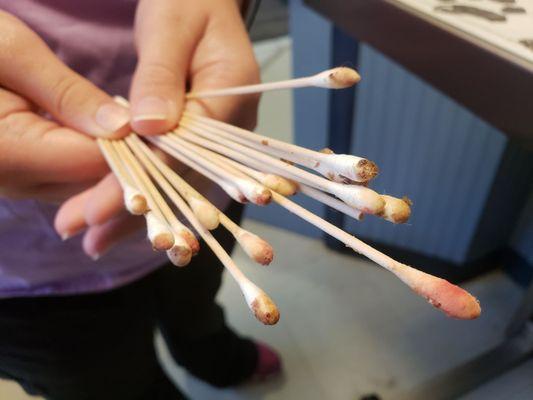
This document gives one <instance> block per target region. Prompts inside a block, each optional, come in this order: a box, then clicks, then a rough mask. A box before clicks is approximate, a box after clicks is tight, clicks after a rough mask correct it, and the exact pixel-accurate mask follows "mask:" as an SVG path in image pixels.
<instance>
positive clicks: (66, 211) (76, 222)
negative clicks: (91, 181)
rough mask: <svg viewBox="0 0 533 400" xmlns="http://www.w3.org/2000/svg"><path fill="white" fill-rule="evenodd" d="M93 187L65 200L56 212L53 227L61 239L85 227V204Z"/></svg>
mask: <svg viewBox="0 0 533 400" xmlns="http://www.w3.org/2000/svg"><path fill="white" fill-rule="evenodd" d="M92 190H93V188H90V189H87V190H85V191H84V192H82V193H80V194H77V195H76V196H73V197H71V198H70V199H68V200H67V201H65V202H64V203H63V204H62V205H61V207H59V210H58V211H57V213H56V216H55V219H54V228H55V230H56V232H57V234H58V235H59V236H61V237H62V238H63V240H66V239H68V238H69V237H72V236H74V235H76V234H78V233H80V232H81V231H83V230H84V229H85V228H86V227H87V222H86V221H85V214H84V210H85V204H86V202H87V199H88V198H89V196H90V195H91V191H92Z"/></svg>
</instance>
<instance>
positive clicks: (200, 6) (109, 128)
mask: <svg viewBox="0 0 533 400" xmlns="http://www.w3.org/2000/svg"><path fill="white" fill-rule="evenodd" d="M239 6H240V2H239V1H235V0H195V1H188V0H141V1H140V2H139V5H138V8H137V13H136V18H135V25H134V35H135V43H136V48H137V53H138V64H137V68H136V71H135V74H134V77H133V80H132V83H131V89H130V102H131V109H130V110H127V109H125V108H123V107H121V106H119V105H117V104H115V103H114V102H113V100H112V99H111V97H110V96H109V95H108V94H106V93H104V92H102V91H101V90H100V89H98V88H97V87H96V86H94V85H93V84H92V83H91V82H89V81H88V80H86V79H85V78H83V77H81V76H80V75H78V74H76V73H75V72H74V71H72V70H71V69H69V68H68V67H67V66H66V65H64V64H63V63H62V62H61V61H60V60H59V59H58V58H57V57H56V56H55V55H54V54H53V53H52V52H51V51H50V49H49V48H48V47H47V46H46V44H45V43H44V42H43V41H42V40H41V39H40V38H39V37H38V35H37V34H35V33H34V32H33V31H31V29H29V28H28V27H27V26H26V25H25V24H24V23H23V22H21V21H20V20H18V19H17V18H15V17H13V16H12V15H9V14H7V13H5V12H1V11H0V27H1V28H0V32H1V35H0V196H3V197H8V198H13V199H20V198H34V199H39V200H43V201H52V202H56V203H60V204H61V207H60V209H59V211H58V214H57V216H56V220H55V228H56V231H57V232H58V234H59V235H60V236H62V237H63V238H67V237H70V236H72V235H74V234H77V233H79V232H84V239H83V248H84V251H85V252H86V253H87V254H88V255H90V256H91V257H93V258H98V257H99V256H100V255H102V254H103V253H105V252H106V251H107V250H108V249H109V248H110V247H111V246H113V245H115V244H117V243H119V242H120V241H121V240H122V239H123V238H124V237H126V236H127V235H129V234H130V233H132V232H133V231H135V230H137V229H139V228H141V227H143V226H144V219H143V218H139V217H133V216H130V215H128V214H127V213H126V212H125V211H124V205H123V199H122V192H121V189H120V186H119V185H118V182H117V180H116V179H115V177H114V176H113V175H111V174H110V173H109V169H108V168H107V165H106V163H105V161H104V159H103V157H102V156H101V154H100V152H99V150H98V147H97V145H96V142H95V140H94V138H95V137H98V136H102V137H115V138H119V137H122V136H124V135H125V134H127V133H128V132H129V130H130V128H129V125H128V124H129V123H130V122H131V127H132V128H133V129H134V130H135V131H137V132H138V133H139V134H141V135H155V134H161V133H164V132H166V131H168V130H169V129H172V128H174V127H175V126H176V125H177V122H178V120H179V118H180V115H181V112H182V110H183V109H187V110H190V111H194V112H199V113H202V114H204V115H207V116H210V117H213V118H217V119H220V120H224V121H227V122H230V123H232V124H236V125H240V126H243V127H245V128H253V127H254V126H255V123H256V112H257V104H258V100H259V99H258V97H257V96H256V95H250V96H235V97H234V98H223V99H210V100H202V101H199V100H198V101H188V102H185V100H184V93H185V91H186V90H193V91H199V90H205V89H212V88H218V87H227V86H236V85H244V84H253V83H257V82H258V81H259V72H258V67H257V64H256V61H255V58H254V56H253V51H252V47H251V44H250V41H249V39H248V35H247V33H246V30H245V27H244V25H243V23H242V20H241V16H240V12H239ZM45 113H46V114H47V115H49V116H51V117H52V118H47V117H44V116H43V115H45ZM173 167H175V168H177V169H178V170H179V171H180V173H182V174H184V175H186V176H187V179H191V176H193V173H192V172H191V171H187V170H186V169H185V168H184V167H183V166H179V165H173Z"/></svg>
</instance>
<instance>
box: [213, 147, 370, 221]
mask: <svg viewBox="0 0 533 400" xmlns="http://www.w3.org/2000/svg"><path fill="white" fill-rule="evenodd" d="M211 157H219V158H220V159H223V160H224V162H226V163H228V164H230V165H232V166H234V167H235V168H237V169H240V170H241V171H242V172H243V173H245V174H246V175H248V176H250V177H252V178H254V179H256V180H261V179H263V180H266V179H268V177H272V178H273V179H274V178H281V177H278V176H277V175H273V174H268V175H267V174H263V173H262V172H259V171H257V170H255V169H253V168H250V167H247V166H246V165H242V164H239V163H238V162H236V161H233V160H230V159H229V158H224V157H222V156H220V155H219V154H216V153H213V154H212V155H211ZM265 177H266V178H265ZM281 179H283V178H281ZM285 181H286V182H287V183H290V184H292V185H294V186H292V188H295V186H296V183H294V182H292V181H288V180H285ZM266 186H267V185H266ZM283 186H285V185H283ZM298 187H299V191H300V192H301V193H303V194H305V195H307V196H308V197H311V198H312V199H315V200H317V201H319V202H321V203H323V204H325V205H327V206H330V207H332V208H334V209H336V210H337V211H340V212H342V213H344V214H346V215H348V216H350V217H352V218H354V219H356V220H358V221H360V220H362V219H363V213H362V212H360V211H359V210H356V209H354V208H352V207H350V206H348V205H347V204H345V203H343V202H342V201H339V200H337V199H336V198H334V197H331V196H329V195H327V194H326V193H324V192H321V191H320V190H316V189H313V188H312V187H309V186H307V185H304V184H300V185H298ZM273 190H274V191H275V192H277V193H279V194H281V195H282V196H287V194H285V193H282V191H280V190H275V189H273ZM287 191H288V192H289V194H288V195H289V196H290V195H293V194H294V193H295V192H296V190H295V189H293V190H287Z"/></svg>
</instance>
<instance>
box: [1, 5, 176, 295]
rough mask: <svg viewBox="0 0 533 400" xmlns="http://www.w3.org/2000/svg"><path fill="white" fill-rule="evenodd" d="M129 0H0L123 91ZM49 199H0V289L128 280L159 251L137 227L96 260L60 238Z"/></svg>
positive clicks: (131, 60) (79, 67) (67, 56)
mask: <svg viewBox="0 0 533 400" xmlns="http://www.w3.org/2000/svg"><path fill="white" fill-rule="evenodd" d="M136 3H137V2H136V0H85V1H82V0H78V1H73V0H0V9H2V10H4V11H7V12H9V13H11V14H14V15H16V16H18V17H19V18H20V19H22V20H23V21H25V22H26V23H27V24H28V25H29V26H30V27H31V28H32V29H34V30H35V31H36V32H37V33H38V34H39V35H41V37H42V38H43V39H44V40H45V41H46V42H47V43H48V45H49V46H50V47H51V48H52V49H53V50H54V52H55V53H56V54H57V55H58V56H59V57H61V58H62V59H63V60H64V61H65V62H66V63H67V64H68V65H69V66H70V67H72V68H73V69H74V70H76V71H77V72H79V73H80V74H82V75H84V76H86V77H87V78H89V79H90V80H91V81H93V82H94V83H95V84H96V85H98V86H100V87H101V88H103V89H104V90H105V91H107V92H108V93H110V94H112V95H115V94H121V95H126V94H127V90H128V86H129V81H130V78H131V75H132V73H133V69H134V67H135V62H136V56H135V50H134V46H133V35H132V25H133V18H134V13H135V7H136ZM56 211H57V206H53V205H49V204H45V203H41V202H38V201H34V200H22V201H20V200H7V199H0V297H16V296H37V295H59V294H74V293H86V292H97V291H102V290H107V289H110V288H113V287H117V286H121V285H124V284H126V283H129V282H131V281H133V280H136V279H138V278H140V277H142V276H144V275H146V274H148V273H149V272H151V271H153V270H154V269H156V268H157V267H158V266H160V265H162V264H163V263H164V262H165V261H166V258H165V257H164V255H161V254H160V253H155V252H154V251H152V249H151V247H150V245H149V244H148V243H147V241H146V239H145V233H144V232H139V233H138V234H137V235H136V237H134V238H131V239H130V240H129V241H127V242H125V243H124V244H121V245H120V246H117V247H116V248H114V249H112V250H111V251H110V252H109V253H107V254H105V255H104V256H103V257H102V258H101V259H100V260H99V261H98V262H94V261H92V260H91V259H90V258H89V257H87V256H86V255H85V254H84V253H83V251H82V247H81V237H75V238H72V239H70V240H68V241H66V242H63V241H62V240H61V239H60V238H59V237H58V235H57V234H56V232H55V231H54V228H53V218H54V215H55V213H56Z"/></svg>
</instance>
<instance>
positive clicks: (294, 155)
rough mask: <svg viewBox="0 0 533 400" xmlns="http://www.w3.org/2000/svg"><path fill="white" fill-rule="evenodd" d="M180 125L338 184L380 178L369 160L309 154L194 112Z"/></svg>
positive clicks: (376, 169)
mask: <svg viewBox="0 0 533 400" xmlns="http://www.w3.org/2000/svg"><path fill="white" fill-rule="evenodd" d="M180 124H184V125H187V124H194V125H195V126H197V127H201V128H203V129H208V130H210V131H211V132H213V133H216V134H218V135H222V136H223V137H224V138H226V139H229V140H232V141H234V142H237V143H240V144H242V145H245V146H248V147H252V148H254V149H255V150H259V151H262V152H265V153H267V154H270V155H272V156H274V157H277V158H282V159H285V160H289V161H292V162H294V163H296V164H300V165H303V166H305V167H307V168H310V169H312V170H314V171H316V172H318V173H319V174H321V175H323V176H325V177H327V178H328V179H330V180H333V181H335V182H341V183H347V182H350V181H354V182H368V181H370V180H371V179H373V178H374V177H375V176H376V175H377V174H378V167H377V165H376V164H375V163H374V162H372V161H370V160H367V159H366V158H361V157H357V156H352V155H349V154H334V153H322V152H318V151H313V150H309V149H306V148H305V147H300V146H297V145H294V144H292V143H286V142H282V141H280V140H276V139H272V138H269V137H267V136H263V135H259V134H257V133H254V132H251V131H247V130H245V129H242V128H239V127H236V126H233V125H229V124H226V123H224V122H220V121H217V120H214V119H211V118H207V117H202V116H198V115H196V114H193V113H191V112H185V113H184V117H183V118H182V121H181V122H180Z"/></svg>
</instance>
